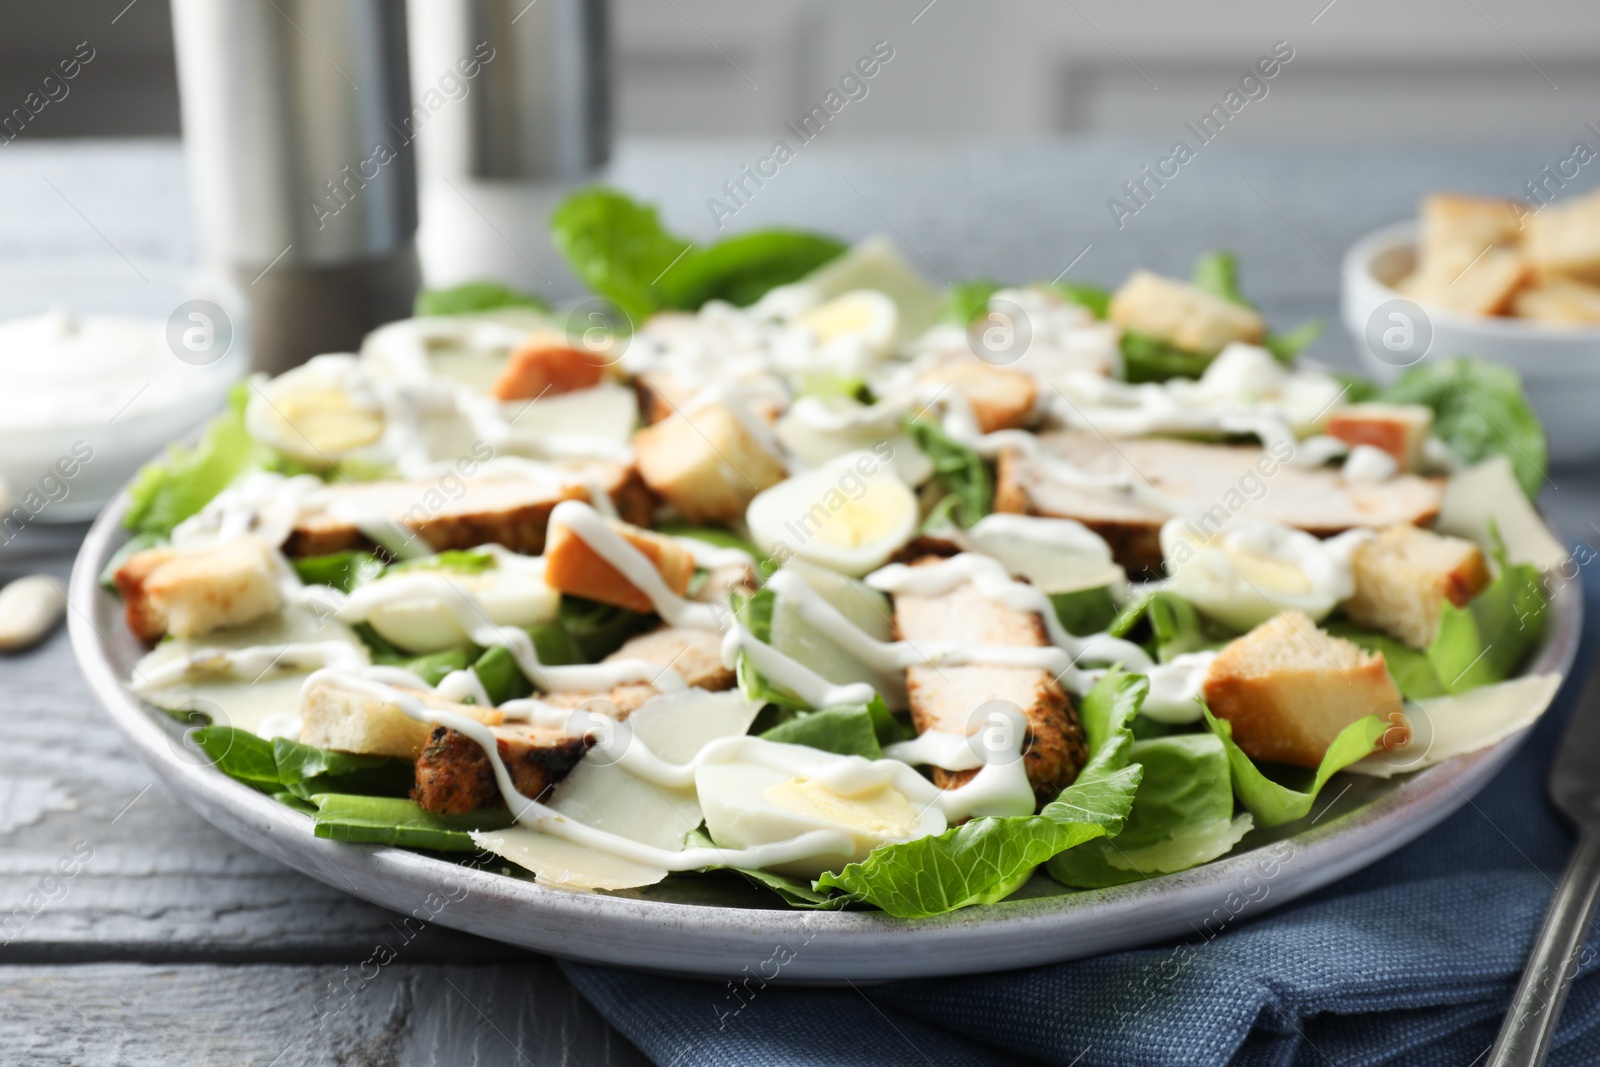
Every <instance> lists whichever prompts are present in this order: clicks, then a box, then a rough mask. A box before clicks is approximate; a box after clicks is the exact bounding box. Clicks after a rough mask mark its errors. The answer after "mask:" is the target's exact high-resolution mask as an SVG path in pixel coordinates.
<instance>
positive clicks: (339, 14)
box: [172, 0, 419, 373]
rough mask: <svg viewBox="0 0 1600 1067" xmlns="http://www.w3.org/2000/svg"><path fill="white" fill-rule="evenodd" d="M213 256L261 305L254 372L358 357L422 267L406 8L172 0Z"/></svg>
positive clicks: (320, 1) (190, 147) (196, 184)
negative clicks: (333, 355) (327, 357)
mask: <svg viewBox="0 0 1600 1067" xmlns="http://www.w3.org/2000/svg"><path fill="white" fill-rule="evenodd" d="M172 15H173V20H172V21H173V35H174V37H175V39H176V44H177V58H178V76H179V85H180V89H181V92H182V113H183V136H184V144H185V149H186V153H187V156H188V163H189V176H190V182H191V184H192V190H191V191H192V195H193V198H194V203H195V206H196V210H197V213H198V216H199V223H200V238H201V244H202V248H203V250H204V254H205V256H206V258H207V260H208V261H209V262H210V263H212V264H213V265H216V266H219V267H222V268H225V269H226V270H228V271H229V272H230V274H231V275H232V276H233V277H234V279H235V280H236V281H237V284H238V286H239V288H240V289H241V291H243V292H244V293H245V294H246V296H247V297H248V299H249V303H250V313H251V314H250V329H251V352H252V365H253V366H252V369H254V370H260V371H266V372H268V373H278V372H280V371H283V370H285V369H287V368H289V367H292V366H296V365H298V364H300V363H302V362H304V361H305V360H307V359H309V358H310V357H311V356H314V355H317V354H319V353H322V352H338V351H352V350H354V349H355V348H356V347H357V346H358V345H359V344H360V341H361V338H362V336H363V335H364V334H365V333H366V332H367V331H368V330H371V329H372V328H373V327H375V326H377V325H379V324H381V323H384V322H388V321H390V320H393V319H397V318H403V317H404V316H406V315H408V314H410V310H411V304H412V300H413V298H414V297H415V294H416V290H417V285H418V279H419V271H418V266H417V254H416V244H415V236H416V229H417V183H416V164H415V150H414V146H413V140H414V132H413V129H412V126H411V120H412V107H411V91H410V69H409V62H408V60H409V55H408V48H407V34H406V7H405V4H403V3H399V2H396V0H172Z"/></svg>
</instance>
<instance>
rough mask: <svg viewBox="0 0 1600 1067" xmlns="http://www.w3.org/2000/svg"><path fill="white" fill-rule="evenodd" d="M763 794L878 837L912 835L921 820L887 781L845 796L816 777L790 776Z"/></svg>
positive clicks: (823, 819) (797, 810)
mask: <svg viewBox="0 0 1600 1067" xmlns="http://www.w3.org/2000/svg"><path fill="white" fill-rule="evenodd" d="M762 796H763V797H764V798H765V799H766V801H767V802H768V803H769V804H772V805H773V806H774V807H778V808H782V809H783V810H784V811H789V812H793V813H794V814H796V815H802V816H805V817H808V818H812V819H816V820H817V821H819V822H828V823H833V824H834V825H836V826H844V827H848V828H849V829H851V830H855V831H857V832H860V833H867V834H872V835H874V836H877V837H889V838H899V837H909V836H911V834H912V832H913V831H914V830H915V829H916V824H917V810H916V809H915V808H913V807H912V806H911V802H910V801H908V800H906V798H905V794H903V793H901V792H900V791H899V790H898V789H895V788H894V787H893V786H891V785H888V784H887V783H885V784H883V785H879V786H876V787H874V788H872V789H868V790H865V791H863V792H860V793H857V794H855V795H854V796H848V797H845V796H840V795H839V794H838V793H835V792H834V791H833V790H831V789H829V788H828V787H827V786H826V785H824V784H822V783H821V782H818V781H815V780H813V779H810V778H790V779H788V780H787V781H782V782H778V783H777V784H776V785H771V786H768V787H767V789H766V791H765V792H764V793H762Z"/></svg>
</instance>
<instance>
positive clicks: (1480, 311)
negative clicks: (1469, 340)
mask: <svg viewBox="0 0 1600 1067" xmlns="http://www.w3.org/2000/svg"><path fill="white" fill-rule="evenodd" d="M1480 252H1481V254H1480V255H1478V256H1477V258H1476V259H1472V260H1469V261H1467V262H1466V263H1464V264H1460V265H1456V264H1454V263H1453V262H1444V263H1441V264H1436V265H1429V266H1425V267H1424V268H1423V269H1421V270H1419V271H1417V272H1416V273H1415V274H1412V275H1410V276H1409V277H1407V278H1405V279H1404V280H1403V281H1401V282H1398V283H1397V284H1396V285H1395V289H1396V290H1398V291H1399V292H1400V293H1402V294H1404V295H1405V296H1408V297H1410V298H1411V299H1412V300H1415V301H1416V302H1417V303H1419V304H1429V305H1432V306H1433V307H1437V308H1444V309H1445V310H1447V311H1460V312H1463V313H1465V314H1469V315H1503V314H1505V313H1506V312H1507V311H1508V310H1509V309H1510V307H1511V301H1512V298H1513V297H1514V296H1515V295H1516V292H1517V290H1518V289H1520V288H1522V286H1523V285H1525V284H1526V283H1527V282H1528V280H1529V279H1530V278H1531V277H1532V276H1533V274H1532V264H1530V263H1529V261H1528V259H1527V258H1526V257H1525V256H1524V255H1523V254H1522V253H1521V252H1519V251H1517V250H1515V249H1511V248H1488V249H1487V250H1481V249H1480Z"/></svg>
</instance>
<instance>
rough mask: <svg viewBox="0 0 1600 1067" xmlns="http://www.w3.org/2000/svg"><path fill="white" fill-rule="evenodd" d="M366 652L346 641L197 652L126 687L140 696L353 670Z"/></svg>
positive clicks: (145, 673) (143, 674)
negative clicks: (193, 685)
mask: <svg viewBox="0 0 1600 1067" xmlns="http://www.w3.org/2000/svg"><path fill="white" fill-rule="evenodd" d="M366 663H367V655H366V651H365V650H364V649H363V648H361V647H360V646H357V645H352V644H350V643H349V642H348V641H295V642H290V643H288V644H282V645H252V646H250V647H247V648H196V649H194V650H192V651H190V652H187V653H185V654H184V655H182V656H177V657H174V658H172V659H169V660H167V661H166V662H164V663H160V664H157V665H155V666H153V667H146V668H144V669H143V670H141V671H139V672H138V673H137V674H136V675H135V677H134V679H133V681H131V682H129V684H128V687H129V688H130V689H132V690H133V691H134V692H135V693H138V694H139V695H141V696H143V695H146V694H149V693H154V692H156V691H158V690H161V689H165V688H167V687H169V686H173V685H178V684H180V683H182V682H186V681H190V680H192V679H194V678H196V677H205V678H209V679H216V680H229V681H241V682H254V681H256V680H258V679H259V678H261V677H262V676H263V675H265V674H267V673H269V672H278V673H287V672H290V671H314V670H319V669H321V668H324V667H332V668H338V669H341V670H354V669H356V668H359V667H364V666H366Z"/></svg>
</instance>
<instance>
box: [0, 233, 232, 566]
mask: <svg viewBox="0 0 1600 1067" xmlns="http://www.w3.org/2000/svg"><path fill="white" fill-rule="evenodd" d="M53 307H66V308H69V309H70V310H71V311H72V312H73V313H76V314H83V315H117V316H132V317H137V318H141V319H147V320H154V321H156V322H160V323H165V324H166V325H165V329H166V336H167V344H168V347H169V348H172V351H173V352H174V354H173V356H172V358H171V361H170V365H168V364H166V363H165V362H163V363H162V364H161V365H160V366H159V367H157V368H156V369H155V370H154V371H153V372H151V373H149V374H148V376H146V375H145V374H143V373H141V374H140V377H139V380H137V381H134V380H128V381H123V380H122V379H120V378H118V377H116V376H109V377H106V376H100V375H97V374H96V373H95V372H93V371H90V370H88V369H86V368H85V369H78V368H64V369H65V370H67V371H68V372H69V373H71V372H72V371H74V370H77V371H78V373H77V374H76V376H75V377H76V380H75V381H74V382H73V385H72V387H71V389H70V391H69V392H67V393H66V394H65V395H60V396H59V397H58V398H57V399H55V400H45V399H42V398H40V399H37V400H36V399H31V398H34V397H35V392H30V391H29V390H30V389H36V388H42V387H32V386H30V385H29V383H28V382H27V380H26V379H27V374H26V370H25V368H20V367H19V368H15V370H16V373H17V374H18V376H19V377H21V378H22V379H23V380H22V381H20V382H19V381H15V380H13V381H11V382H9V383H7V382H4V381H0V389H4V388H7V386H8V385H9V387H10V390H11V396H10V397H0V400H5V399H9V400H11V401H12V403H11V404H10V405H9V406H8V411H9V413H8V414H7V415H6V416H5V418H4V419H0V482H4V483H5V486H6V488H7V489H8V490H9V496H10V500H9V502H8V503H7V504H6V505H5V507H4V510H3V512H0V546H3V545H4V544H5V543H6V542H8V541H9V540H11V538H12V537H14V536H15V535H16V533H17V532H19V531H20V529H21V528H22V527H25V526H28V525H32V524H35V523H53V522H74V521H79V520H82V519H87V518H91V517H93V516H94V514H95V513H96V512H98V511H99V510H100V508H101V507H102V506H103V505H104V504H105V502H106V501H107V500H109V499H111V497H112V496H113V495H115V493H116V492H117V490H118V489H120V488H121V487H122V485H123V484H124V483H126V482H127V481H128V479H129V478H131V477H132V476H133V473H134V471H136V470H137V469H138V468H139V466H140V465H141V464H142V463H144V462H145V461H146V460H149V459H151V458H152V457H154V456H155V455H157V454H158V453H160V452H161V451H162V450H163V449H164V448H165V447H166V445H167V444H168V443H169V442H172V441H176V440H181V439H182V438H183V437H184V436H186V435H187V434H188V433H189V432H190V431H192V430H193V429H194V428H195V426H196V425H198V424H199V423H200V422H201V420H203V419H205V418H206V417H207V416H209V415H211V414H213V413H214V412H216V411H218V410H220V409H221V408H222V406H223V404H224V403H225V401H226V399H227V395H228V390H229V388H230V387H231V386H232V385H233V383H234V382H236V381H238V380H239V378H240V377H242V376H243V374H244V373H245V370H246V369H247V368H248V367H249V355H248V352H247V350H246V348H247V345H246V342H247V329H246V326H247V324H246V321H245V309H244V306H243V300H242V298H241V297H240V296H239V294H238V292H237V291H236V290H235V289H233V287H232V286H231V285H230V284H229V283H227V282H226V281H224V280H222V279H220V278H217V277H216V276H215V275H213V274H209V273H207V272H205V271H203V270H202V269H200V268H197V267H192V266H189V265H187V264H181V263H172V262H164V261H152V260H145V259H133V260H129V259H124V258H122V257H120V256H77V257H61V258H51V259H40V260H34V261H27V260H21V261H12V262H9V263H7V264H5V265H4V266H3V267H0V321H9V320H11V319H16V318H22V317H28V316H35V315H40V314H42V313H45V312H48V311H50V310H51V309H52V308H53ZM197 309H198V310H201V311H205V312H206V314H207V316H208V320H210V321H211V325H212V326H213V327H214V329H213V331H212V333H211V335H210V336H211V338H212V340H213V341H214V342H215V343H214V344H213V345H212V346H211V348H209V349H204V350H194V349H191V350H190V351H189V352H188V353H186V354H185V355H184V356H179V355H178V354H176V353H177V352H178V351H179V349H178V347H174V345H175V341H174V338H175V337H177V338H180V339H181V338H182V337H184V336H185V335H184V334H183V333H182V332H181V331H182V330H183V329H185V328H187V327H189V326H190V325H191V323H192V321H193V320H191V318H190V315H191V314H192V313H193V312H194V311H196V310H197ZM174 331H178V332H177V333H175V332H174ZM5 355H7V354H6V353H0V366H4V356H5ZM0 377H5V375H0ZM21 396H27V397H30V400H29V401H27V402H22V401H20V400H19V399H18V398H19V397H21ZM124 398H126V399H124ZM86 457H87V458H86ZM3 495H5V493H4V491H0V496H3Z"/></svg>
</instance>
